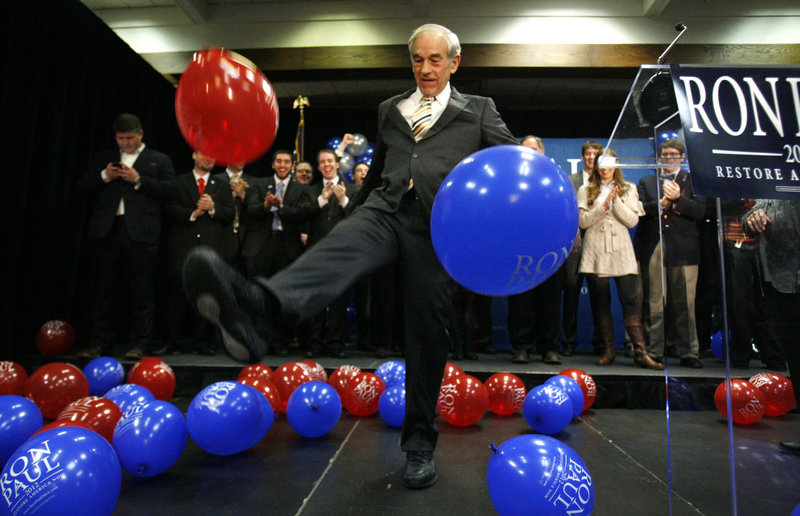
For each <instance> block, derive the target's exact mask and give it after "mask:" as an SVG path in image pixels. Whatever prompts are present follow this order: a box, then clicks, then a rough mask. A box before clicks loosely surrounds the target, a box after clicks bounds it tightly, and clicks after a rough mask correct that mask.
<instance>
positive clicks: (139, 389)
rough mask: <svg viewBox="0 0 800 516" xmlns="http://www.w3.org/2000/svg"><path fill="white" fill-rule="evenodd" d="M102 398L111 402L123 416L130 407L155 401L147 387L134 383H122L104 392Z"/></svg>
mask: <svg viewBox="0 0 800 516" xmlns="http://www.w3.org/2000/svg"><path fill="white" fill-rule="evenodd" d="M103 397H104V398H105V399H107V400H111V401H113V402H114V403H115V404H116V405H117V406H118V407H119V410H120V411H121V412H122V413H123V414H124V413H125V411H126V410H127V409H128V407H130V406H131V405H137V404H138V405H141V404H144V403H147V402H148V401H153V400H154V399H156V397H155V396H153V393H152V392H150V391H149V390H148V389H147V387H143V386H141V385H136V384H135V383H123V384H122V385H118V386H117V387H114V388H113V389H111V390H110V391H108V392H106V393H105V394H104V395H103Z"/></svg>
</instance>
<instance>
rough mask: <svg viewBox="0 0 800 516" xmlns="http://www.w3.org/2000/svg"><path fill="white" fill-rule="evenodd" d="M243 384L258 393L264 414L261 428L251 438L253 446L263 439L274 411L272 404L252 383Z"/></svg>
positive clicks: (270, 425)
mask: <svg viewBox="0 0 800 516" xmlns="http://www.w3.org/2000/svg"><path fill="white" fill-rule="evenodd" d="M245 386H246V387H250V388H251V389H253V390H254V391H255V392H256V393H257V394H258V400H259V401H260V402H261V412H262V414H263V415H264V419H262V420H261V430H259V432H258V434H256V436H255V437H254V440H253V446H255V445H256V444H258V443H259V442H261V439H263V438H264V436H265V435H267V432H268V431H269V429H270V428H272V422H273V421H275V411H274V410H273V409H272V405H271V404H270V402H269V400H268V399H267V397H266V396H265V395H264V394H263V393H262V392H260V391H259V390H258V389H256V388H255V387H253V386H252V385H245Z"/></svg>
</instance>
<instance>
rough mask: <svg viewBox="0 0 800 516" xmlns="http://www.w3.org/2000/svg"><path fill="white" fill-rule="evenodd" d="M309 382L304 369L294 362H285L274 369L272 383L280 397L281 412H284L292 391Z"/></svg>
mask: <svg viewBox="0 0 800 516" xmlns="http://www.w3.org/2000/svg"><path fill="white" fill-rule="evenodd" d="M310 381H311V377H310V376H308V373H307V372H306V369H305V368H304V367H302V366H299V365H297V363H296V362H287V363H285V364H283V365H282V366H280V367H278V368H277V369H275V372H274V373H273V375H272V383H273V384H275V387H277V388H278V393H280V395H281V407H280V411H281V412H284V413H285V412H286V404H287V403H289V397H290V396H291V395H292V393H293V392H294V390H295V389H297V388H298V387H299V386H301V385H303V384H304V383H306V382H310ZM273 409H274V407H273Z"/></svg>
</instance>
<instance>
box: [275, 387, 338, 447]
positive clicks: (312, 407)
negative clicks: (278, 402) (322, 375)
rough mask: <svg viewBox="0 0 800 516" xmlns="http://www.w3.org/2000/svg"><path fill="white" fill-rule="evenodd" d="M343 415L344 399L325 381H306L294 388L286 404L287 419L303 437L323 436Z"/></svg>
mask: <svg viewBox="0 0 800 516" xmlns="http://www.w3.org/2000/svg"><path fill="white" fill-rule="evenodd" d="M341 416H342V400H341V399H340V398H339V393H337V392H336V389H334V388H333V386H331V385H328V384H327V383H325V382H320V381H313V382H306V383H304V384H302V385H301V386H300V387H298V388H297V389H295V390H294V392H293V393H292V395H291V396H289V402H288V403H287V404H286V419H287V420H288V421H289V425H290V426H291V427H292V429H294V431H295V432H297V433H298V434H300V435H302V436H303V437H310V438H315V437H322V436H323V435H325V434H327V433H328V432H330V431H331V430H333V427H335V426H336V423H338V422H339V418H341Z"/></svg>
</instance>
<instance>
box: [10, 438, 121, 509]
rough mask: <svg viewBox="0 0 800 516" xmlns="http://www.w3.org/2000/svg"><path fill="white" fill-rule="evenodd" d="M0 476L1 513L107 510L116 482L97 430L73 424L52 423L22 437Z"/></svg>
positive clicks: (113, 463) (113, 460)
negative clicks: (0, 491)
mask: <svg viewBox="0 0 800 516" xmlns="http://www.w3.org/2000/svg"><path fill="white" fill-rule="evenodd" d="M0 478H2V479H3V496H2V497H0V513H1V514H58V515H76V516H78V515H80V516H94V515H98V516H99V515H109V514H111V513H112V512H113V511H114V507H116V505H117V500H118V499H119V492H120V488H121V487H122V470H121V469H120V467H119V459H117V454H116V453H114V448H112V447H111V445H110V444H108V441H106V440H105V438H103V437H102V436H101V435H100V434H98V433H96V432H94V431H92V430H89V429H88V428H79V427H62V428H54V429H52V430H47V431H45V432H42V433H41V434H39V435H37V436H35V437H33V438H31V439H28V440H27V441H26V442H25V443H24V444H23V445H22V446H20V447H19V448H17V450H16V451H15V452H14V454H13V455H12V456H11V457H10V458H9V459H8V462H6V465H5V467H4V468H3V472H2V475H1V476H0ZM7 486H9V487H7ZM10 486H13V488H12V487H10Z"/></svg>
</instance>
